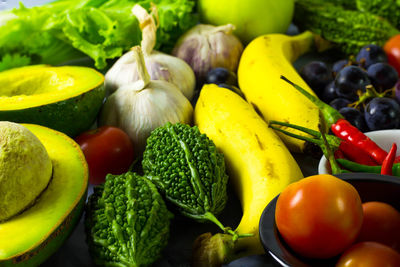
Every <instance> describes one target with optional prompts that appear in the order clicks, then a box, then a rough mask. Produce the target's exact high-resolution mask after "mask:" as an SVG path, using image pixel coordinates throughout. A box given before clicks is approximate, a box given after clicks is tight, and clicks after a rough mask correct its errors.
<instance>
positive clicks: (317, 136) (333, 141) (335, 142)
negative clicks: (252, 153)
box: [269, 120, 341, 148]
mask: <svg viewBox="0 0 400 267" xmlns="http://www.w3.org/2000/svg"><path fill="white" fill-rule="evenodd" d="M274 124H276V125H280V126H285V127H288V128H293V129H296V130H299V131H301V132H304V133H306V134H309V135H311V136H312V137H313V138H310V137H307V136H303V135H298V134H295V133H291V132H288V131H286V130H283V129H281V128H279V127H276V126H273V125H274ZM269 127H270V128H272V129H274V130H276V131H279V132H282V133H284V134H286V135H288V136H291V137H294V138H298V139H300V140H304V141H307V142H311V143H314V144H316V145H318V146H321V145H322V140H321V138H322V135H321V133H320V132H318V131H315V130H312V129H309V128H306V127H302V126H299V125H295V124H291V123H287V122H281V121H274V120H271V121H269ZM326 137H327V140H328V143H329V144H330V146H333V147H335V148H338V147H339V145H340V142H341V141H340V139H339V138H337V137H335V136H330V135H328V136H326Z"/></svg>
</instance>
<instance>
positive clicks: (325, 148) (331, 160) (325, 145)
mask: <svg viewBox="0 0 400 267" xmlns="http://www.w3.org/2000/svg"><path fill="white" fill-rule="evenodd" d="M318 127H319V129H320V132H321V135H322V141H323V148H322V150H323V151H324V155H326V156H327V158H328V161H329V163H330V165H331V171H332V174H339V173H342V170H341V169H340V166H339V164H338V163H337V161H336V159H335V156H334V154H333V151H332V149H331V147H330V146H329V144H328V141H327V139H326V136H325V133H324V132H323V129H322V127H323V126H322V125H321V124H318Z"/></svg>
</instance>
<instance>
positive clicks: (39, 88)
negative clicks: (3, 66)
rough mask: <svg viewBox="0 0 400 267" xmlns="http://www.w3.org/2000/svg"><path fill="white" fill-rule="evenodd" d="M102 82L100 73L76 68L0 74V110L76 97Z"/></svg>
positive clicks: (35, 67) (38, 67) (34, 67)
mask: <svg viewBox="0 0 400 267" xmlns="http://www.w3.org/2000/svg"><path fill="white" fill-rule="evenodd" d="M103 82H104V77H103V75H102V74H101V73H99V72H97V71H95V70H94V69H91V68H87V67H78V66H62V67H52V66H48V65H32V66H27V67H21V68H15V69H11V70H7V71H3V72H0V109H1V110H15V109H25V108H30V107H37V106H42V105H46V104H50V103H54V102H58V101H62V100H65V99H68V98H72V97H75V96H78V95H80V94H82V93H85V92H87V91H90V90H92V89H93V88H96V87H98V86H100V85H102V84H103Z"/></svg>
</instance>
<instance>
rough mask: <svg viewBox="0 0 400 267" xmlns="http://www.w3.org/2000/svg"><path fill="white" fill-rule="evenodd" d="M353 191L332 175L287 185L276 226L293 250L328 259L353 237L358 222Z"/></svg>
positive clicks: (359, 206)
mask: <svg viewBox="0 0 400 267" xmlns="http://www.w3.org/2000/svg"><path fill="white" fill-rule="evenodd" d="M362 212H363V211H362V203H361V199H360V196H359V194H358V192H357V190H356V189H355V188H354V187H353V186H352V185H351V184H350V183H348V182H345V181H343V180H341V179H339V178H336V177H335V176H333V175H326V174H325V175H314V176H310V177H307V178H304V179H302V180H300V181H298V182H295V183H292V184H290V185H289V186H287V187H286V188H285V189H284V190H283V192H282V193H281V194H280V195H279V197H278V201H277V204H276V210H275V221H276V225H277V228H278V230H279V232H280V234H281V236H282V237H283V239H284V240H285V241H286V243H287V244H288V245H289V246H290V247H291V248H292V249H293V250H294V251H296V252H297V253H299V254H300V255H302V256H305V257H310V258H330V257H333V256H336V255H338V254H340V253H341V252H343V251H344V250H345V249H346V248H347V247H349V246H350V245H351V244H352V243H353V242H354V240H355V239H356V237H357V235H358V233H359V231H360V229H361V224H362V217H363V213H362Z"/></svg>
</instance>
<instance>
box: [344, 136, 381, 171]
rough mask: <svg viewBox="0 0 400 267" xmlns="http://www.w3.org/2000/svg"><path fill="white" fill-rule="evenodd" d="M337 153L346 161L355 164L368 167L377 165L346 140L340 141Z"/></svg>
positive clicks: (362, 151)
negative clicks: (342, 155) (340, 153)
mask: <svg viewBox="0 0 400 267" xmlns="http://www.w3.org/2000/svg"><path fill="white" fill-rule="evenodd" d="M338 151H341V152H342V153H343V154H344V155H345V157H346V158H347V159H349V160H352V161H355V162H357V163H360V164H364V165H369V166H375V165H377V164H376V162H375V161H374V160H373V159H372V158H371V157H370V155H368V154H367V153H365V151H364V150H362V149H360V148H358V147H356V146H355V145H353V144H351V143H350V142H348V141H346V140H342V141H341V142H340V145H339V147H338Z"/></svg>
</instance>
